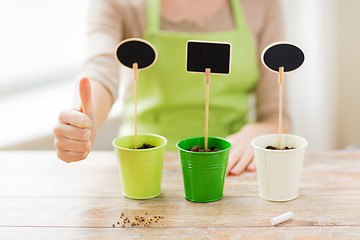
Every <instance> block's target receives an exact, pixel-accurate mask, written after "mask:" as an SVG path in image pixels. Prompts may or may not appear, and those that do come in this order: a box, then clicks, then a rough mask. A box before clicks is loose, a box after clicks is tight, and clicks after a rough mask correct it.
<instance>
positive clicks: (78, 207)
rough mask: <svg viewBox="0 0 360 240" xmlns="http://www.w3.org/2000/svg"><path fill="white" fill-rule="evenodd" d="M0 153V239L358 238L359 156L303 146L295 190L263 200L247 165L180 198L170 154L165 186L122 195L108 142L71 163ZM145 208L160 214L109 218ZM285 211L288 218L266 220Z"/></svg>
mask: <svg viewBox="0 0 360 240" xmlns="http://www.w3.org/2000/svg"><path fill="white" fill-rule="evenodd" d="M0 160H1V166H0V194H1V195H0V239H139V238H144V239H239V238H242V239H360V157H359V155H349V156H346V155H342V154H328V155H327V156H326V157H322V156H321V155H312V156H310V155H308V157H307V158H306V159H305V163H304V168H303V174H302V178H301V187H300V196H299V197H298V198H297V199H296V200H293V201H290V202H285V203H276V202H267V201H264V200H262V199H261V198H260V197H259V196H258V189H257V187H258V186H257V181H256V173H251V172H246V173H244V174H242V175H241V176H236V177H233V176H231V177H227V178H226V182H225V189H224V198H223V199H221V200H220V201H217V202H212V203H193V202H190V201H187V200H185V199H184V197H183V194H184V193H183V191H184V188H183V182H182V173H181V168H180V163H179V160H178V156H177V154H166V159H165V164H164V174H163V185H162V189H163V193H162V194H161V195H160V196H159V197H157V198H154V199H150V200H132V199H127V198H125V197H123V196H122V195H121V191H120V182H119V176H118V170H117V162H116V159H115V154H114V152H111V151H106V152H93V153H91V154H90V156H89V159H87V160H86V161H82V162H79V163H71V164H66V163H63V162H62V161H60V160H58V159H57V158H56V154H55V152H51V151H50V152H43V151H32V152H31V151H29V152H21V151H9V152H6V151H3V152H0ZM144 211H147V212H148V215H147V216H149V217H150V216H153V215H163V216H164V219H160V220H159V222H158V223H153V224H151V227H149V228H146V227H143V226H139V227H131V226H129V225H127V227H125V228H122V227H120V225H117V224H116V227H115V228H114V227H113V226H112V224H113V223H116V222H117V221H119V220H121V219H120V218H119V216H120V214H121V212H124V213H125V215H126V216H128V217H134V216H135V215H139V216H145V215H144ZM287 211H292V212H293V213H294V218H293V219H292V220H290V221H288V222H285V223H282V224H280V225H278V226H276V227H274V226H272V225H271V223H270V219H271V218H272V217H275V216H278V215H280V214H282V213H285V212H287ZM145 217H146V216H145Z"/></svg>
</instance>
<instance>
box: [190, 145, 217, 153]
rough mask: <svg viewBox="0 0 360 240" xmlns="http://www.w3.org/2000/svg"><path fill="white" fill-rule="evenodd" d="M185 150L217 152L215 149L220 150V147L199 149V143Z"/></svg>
mask: <svg viewBox="0 0 360 240" xmlns="http://www.w3.org/2000/svg"><path fill="white" fill-rule="evenodd" d="M186 150H188V151H191V152H217V151H221V149H217V148H215V147H214V146H212V147H210V148H208V149H207V150H205V149H201V148H200V147H199V145H196V146H195V147H192V148H188V149H186Z"/></svg>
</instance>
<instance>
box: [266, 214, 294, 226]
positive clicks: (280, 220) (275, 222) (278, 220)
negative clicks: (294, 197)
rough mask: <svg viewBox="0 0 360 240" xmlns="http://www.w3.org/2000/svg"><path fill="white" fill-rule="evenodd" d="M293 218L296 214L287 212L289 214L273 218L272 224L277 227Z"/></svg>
mask: <svg viewBox="0 0 360 240" xmlns="http://www.w3.org/2000/svg"><path fill="white" fill-rule="evenodd" d="M293 217H294V214H293V213H292V212H287V213H284V214H281V215H280V216H277V217H274V218H272V219H271V224H272V225H274V226H275V225H278V224H280V223H283V222H285V221H288V220H290V219H292V218H293Z"/></svg>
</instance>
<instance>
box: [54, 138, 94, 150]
mask: <svg viewBox="0 0 360 240" xmlns="http://www.w3.org/2000/svg"><path fill="white" fill-rule="evenodd" d="M55 147H56V149H59V150H60V151H70V152H77V153H87V152H90V150H91V142H90V141H86V142H83V141H76V140H72V139H67V138H57V139H55Z"/></svg>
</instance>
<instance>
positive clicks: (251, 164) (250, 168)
mask: <svg viewBox="0 0 360 240" xmlns="http://www.w3.org/2000/svg"><path fill="white" fill-rule="evenodd" d="M246 169H247V170H248V171H250V172H254V171H256V162H255V159H253V160H252V162H251V163H250V164H249V166H248V167H247V168H246Z"/></svg>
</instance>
